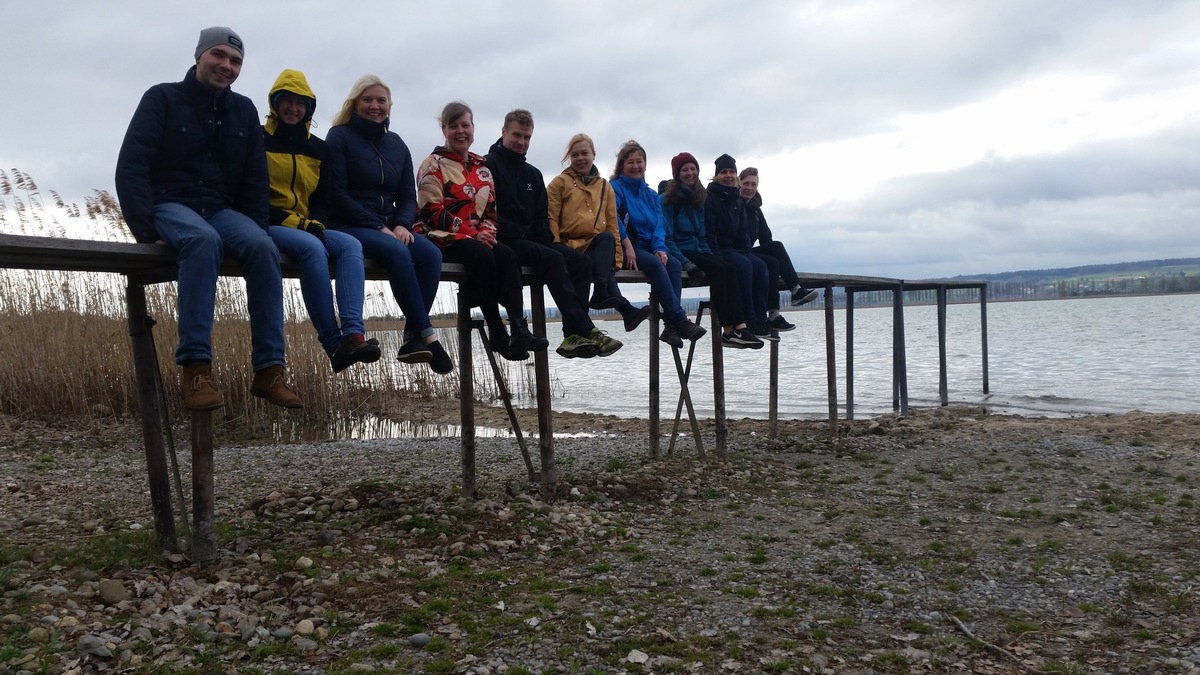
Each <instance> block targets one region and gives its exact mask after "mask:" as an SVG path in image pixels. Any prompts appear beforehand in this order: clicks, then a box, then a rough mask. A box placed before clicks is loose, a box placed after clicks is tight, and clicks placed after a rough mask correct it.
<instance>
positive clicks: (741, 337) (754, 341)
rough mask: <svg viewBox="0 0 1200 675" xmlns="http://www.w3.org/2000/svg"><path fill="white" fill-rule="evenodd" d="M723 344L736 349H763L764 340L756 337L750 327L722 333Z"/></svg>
mask: <svg viewBox="0 0 1200 675" xmlns="http://www.w3.org/2000/svg"><path fill="white" fill-rule="evenodd" d="M721 345H722V346H724V347H732V348H734V349H762V346H763V342H762V340H759V339H758V338H756V337H754V333H752V332H750V329H749V328H743V329H741V330H735V331H733V332H732V333H722V334H721Z"/></svg>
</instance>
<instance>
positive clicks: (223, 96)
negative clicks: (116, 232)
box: [116, 66, 269, 242]
mask: <svg viewBox="0 0 1200 675" xmlns="http://www.w3.org/2000/svg"><path fill="white" fill-rule="evenodd" d="M267 186H268V178H267V158H266V153H265V151H264V150H263V135H262V127H261V126H259V122H258V110H257V109H256V108H255V107H254V103H253V102H252V101H251V100H250V99H248V98H246V97H245V96H242V95H241V94H237V93H234V92H233V91H230V90H229V89H224V90H222V91H220V92H214V91H213V90H211V89H209V88H208V87H205V86H204V85H202V84H200V83H199V82H198V81H197V80H196V67H195V66H192V68H191V69H190V70H188V72H187V75H186V76H184V78H183V81H181V82H167V83H163V84H157V85H155V86H153V87H151V88H150V89H149V90H147V91H146V93H145V94H143V95H142V100H141V102H140V103H138V107H137V111H136V112H134V114H133V119H132V120H130V122H129V129H128V130H127V131H126V132H125V140H124V141H123V142H122V143H121V152H120V154H119V155H118V156H117V171H116V187H117V198H118V199H119V200H120V202H121V212H122V214H123V215H124V217H125V223H126V224H127V225H128V226H129V229H130V231H131V232H132V233H133V236H134V238H135V239H137V240H138V241H140V242H153V241H155V240H157V239H158V238H159V236H158V233H157V231H156V230H155V229H154V206H155V205H156V204H162V203H166V202H174V203H178V204H182V205H183V206H186V207H188V208H190V209H192V210H193V211H195V212H196V213H199V214H200V215H201V216H204V217H207V216H210V215H212V214H213V213H216V212H217V211H220V210H222V209H234V210H236V211H239V212H241V213H243V214H245V215H246V216H248V217H249V218H250V219H252V220H253V221H254V222H255V223H258V225H259V226H260V227H263V228H266V227H267V217H268V213H269V209H268V205H267V194H268V193H267Z"/></svg>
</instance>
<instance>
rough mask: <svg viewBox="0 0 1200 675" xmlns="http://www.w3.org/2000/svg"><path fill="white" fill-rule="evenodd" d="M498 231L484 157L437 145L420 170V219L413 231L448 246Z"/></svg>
mask: <svg viewBox="0 0 1200 675" xmlns="http://www.w3.org/2000/svg"><path fill="white" fill-rule="evenodd" d="M483 230H491V231H492V232H495V231H496V186H495V184H494V183H493V182H492V171H491V169H489V168H488V166H487V162H486V161H485V160H484V158H483V157H481V156H479V155H477V154H475V153H473V152H468V153H467V159H466V161H465V162H464V161H463V159H462V158H461V157H459V156H458V155H457V154H455V153H454V152H452V151H451V150H449V149H448V148H445V147H443V146H440V145H439V146H438V147H436V148H434V149H433V154H431V155H430V156H429V157H426V158H425V161H423V162H421V167H420V168H419V169H418V170H417V220H416V222H415V223H413V231H414V232H418V233H420V234H424V235H425V236H427V237H429V238H430V239H432V240H433V242H434V243H435V244H437V245H438V246H441V247H445V246H447V245H448V244H450V243H452V242H454V241H458V240H460V239H473V238H474V237H475V235H477V234H479V233H480V232H481V231H483Z"/></svg>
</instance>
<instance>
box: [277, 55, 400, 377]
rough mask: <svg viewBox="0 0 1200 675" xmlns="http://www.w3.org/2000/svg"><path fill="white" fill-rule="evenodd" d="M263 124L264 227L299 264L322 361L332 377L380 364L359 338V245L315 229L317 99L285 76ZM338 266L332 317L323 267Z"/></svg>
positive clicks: (303, 82)
mask: <svg viewBox="0 0 1200 675" xmlns="http://www.w3.org/2000/svg"><path fill="white" fill-rule="evenodd" d="M267 104H268V110H269V111H270V112H268V113H267V123H266V124H264V125H263V134H264V141H265V145H266V150H267V173H268V175H269V177H270V190H271V196H270V216H269V222H270V226H269V227H268V228H267V234H268V235H270V237H271V240H272V241H273V242H275V246H276V247H277V248H278V249H279V251H280V252H281V253H284V254H285V255H287V256H288V257H290V258H291V259H293V260H295V261H296V262H297V263H298V264H299V265H300V293H301V295H302V296H303V297H304V308H305V309H306V310H307V311H308V316H309V318H310V319H311V320H312V324H313V328H316V329H317V339H318V340H320V342H321V347H322V348H323V349H324V350H325V353H326V354H328V355H329V362H330V365H331V366H332V368H333V372H335V373H340V372H341V371H343V370H345V369H347V368H349V367H350V366H351V365H353V364H355V363H374V362H375V361H378V360H379V356H380V351H379V346H378V344H377V343H375V342H374V341H371V342H368V341H367V340H366V339H365V338H364V332H365V330H364V328H363V310H362V307H363V288H364V286H365V284H366V280H365V274H364V272H363V252H362V245H361V244H359V243H358V240H357V239H355V238H354V237H351V236H350V235H348V234H344V233H342V232H338V231H336V230H330V231H326V230H325V225H324V223H323V222H322V219H323V218H324V213H323V211H324V209H325V194H326V192H327V187H326V186H327V184H328V182H327V181H326V182H322V181H321V164H322V163H323V162H324V161H325V160H326V158H327V157H328V155H329V150H328V148H327V146H326V145H325V141H323V140H321V139H320V138H317V137H316V136H314V135H313V134H312V129H311V127H312V116H313V113H314V112H315V111H316V109H317V96H316V94H314V93H313V91H312V88H311V87H309V86H308V79H307V78H305V77H304V73H302V72H300V71H298V70H290V69H288V70H284V71H283V72H282V73H280V74H279V77H278V78H276V80H275V84H274V85H273V86H272V87H271V91H270V93H269V94H268V95H267ZM331 261H332V262H333V263H334V264H335V265H336V266H337V277H336V278H337V315H338V316H340V317H341V325H340V326H339V325H338V316H335V315H334V309H333V289H331V288H330V285H329V263H330V262H331Z"/></svg>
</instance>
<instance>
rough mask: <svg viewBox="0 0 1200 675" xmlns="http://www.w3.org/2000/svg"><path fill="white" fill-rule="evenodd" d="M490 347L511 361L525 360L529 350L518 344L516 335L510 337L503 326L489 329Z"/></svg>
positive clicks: (495, 352)
mask: <svg viewBox="0 0 1200 675" xmlns="http://www.w3.org/2000/svg"><path fill="white" fill-rule="evenodd" d="M488 347H489V348H490V349H491V350H492V353H494V354H499V355H500V356H502V357H503V358H505V359H507V360H509V361H525V360H526V359H528V358H529V352H527V351H525V350H524V349H519V348H518V347H517V346H516V336H513V337H511V338H510V337H509V336H508V333H507V332H505V330H504V327H503V326H498V327H497V328H496V329H495V330H489V331H488Z"/></svg>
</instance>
